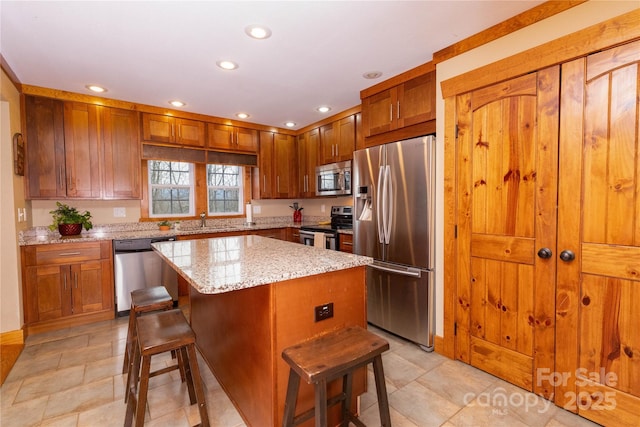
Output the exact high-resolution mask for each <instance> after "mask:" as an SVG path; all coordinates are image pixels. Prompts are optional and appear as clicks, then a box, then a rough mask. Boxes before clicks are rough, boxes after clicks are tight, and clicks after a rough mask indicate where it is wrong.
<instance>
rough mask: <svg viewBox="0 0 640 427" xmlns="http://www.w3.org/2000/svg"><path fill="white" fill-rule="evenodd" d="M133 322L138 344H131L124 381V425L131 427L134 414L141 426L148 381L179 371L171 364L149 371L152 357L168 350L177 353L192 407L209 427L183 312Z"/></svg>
mask: <svg viewBox="0 0 640 427" xmlns="http://www.w3.org/2000/svg"><path fill="white" fill-rule="evenodd" d="M136 323H137V326H136V327H137V332H138V333H137V341H136V342H134V343H133V356H132V359H133V367H132V369H131V373H130V375H129V378H128V379H127V390H126V393H127V394H129V398H128V404H127V412H126V416H125V421H124V426H125V427H130V426H131V424H132V422H133V414H134V413H135V415H136V423H135V424H136V427H142V426H143V425H144V415H145V408H146V406H147V393H148V391H149V378H150V377H153V376H155V375H159V374H163V373H166V372H169V371H171V370H173V369H178V368H179V367H178V366H177V365H174V366H170V367H167V368H164V369H161V370H159V371H155V372H151V357H152V356H154V355H157V354H160V353H164V352H167V351H176V352H178V354H179V356H178V360H179V361H180V364H184V376H185V378H186V382H187V389H188V392H189V400H190V402H191V404H192V405H193V404H194V403H197V404H198V410H199V412H200V425H201V426H203V427H209V415H208V412H207V402H206V400H205V397H204V388H203V386H202V380H201V377H200V369H199V368H198V359H197V358H196V350H195V341H196V337H195V334H194V333H193V330H192V329H191V327H190V326H189V323H188V322H187V320H186V319H185V318H184V314H182V311H181V310H179V309H176V310H169V311H161V312H157V313H152V314H148V315H146V316H141V317H138V318H137V320H136ZM141 364H142V370H141V369H140V365H141ZM138 382H139V385H140V389H139V390H138Z"/></svg>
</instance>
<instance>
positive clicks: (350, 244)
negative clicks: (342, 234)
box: [342, 242, 353, 246]
mask: <svg viewBox="0 0 640 427" xmlns="http://www.w3.org/2000/svg"><path fill="white" fill-rule="evenodd" d="M342 244H343V245H345V246H353V243H351V242H342Z"/></svg>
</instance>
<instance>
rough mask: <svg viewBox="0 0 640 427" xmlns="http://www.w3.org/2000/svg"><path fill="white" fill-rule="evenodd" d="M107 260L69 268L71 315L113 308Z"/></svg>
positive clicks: (84, 263)
mask: <svg viewBox="0 0 640 427" xmlns="http://www.w3.org/2000/svg"><path fill="white" fill-rule="evenodd" d="M110 282H111V274H110V270H109V261H108V260H94V261H87V262H83V263H82V264H74V265H72V266H71V285H72V288H71V295H72V313H73V314H80V313H90V312H95V311H102V310H106V309H109V308H112V307H113V296H112V292H111V291H110V285H109V284H110Z"/></svg>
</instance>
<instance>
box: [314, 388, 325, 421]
mask: <svg viewBox="0 0 640 427" xmlns="http://www.w3.org/2000/svg"><path fill="white" fill-rule="evenodd" d="M315 389H316V427H327V380H320V381H318V382H317V383H316V386H315Z"/></svg>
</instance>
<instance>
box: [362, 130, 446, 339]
mask: <svg viewBox="0 0 640 427" xmlns="http://www.w3.org/2000/svg"><path fill="white" fill-rule="evenodd" d="M434 156H435V137H434V136H432V135H429V136H424V137H419V138H413V139H408V140H404V141H399V142H394V143H390V144H385V145H381V146H377V147H372V148H367V149H364V150H358V151H356V152H355V153H354V158H353V172H352V174H353V177H352V183H353V186H352V188H353V205H354V209H355V212H354V214H353V236H354V252H355V253H356V254H359V255H367V256H370V257H373V258H374V259H375V261H374V263H373V265H371V266H370V267H367V319H368V321H369V322H370V323H371V324H373V325H376V326H379V327H380V328H382V329H385V330H387V331H389V332H392V333H394V334H396V335H399V336H401V337H404V338H406V339H408V340H411V341H413V342H415V343H417V344H419V345H420V346H421V347H422V348H423V349H425V350H427V351H431V350H433V336H434V309H435V305H434V283H433V281H434V272H433V268H434V225H433V223H434V206H433V205H434V196H435V194H434V191H435V190H434V180H435V173H434V172H435V170H434Z"/></svg>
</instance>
